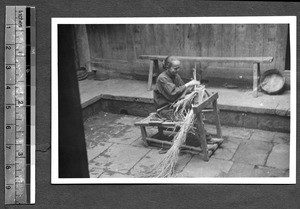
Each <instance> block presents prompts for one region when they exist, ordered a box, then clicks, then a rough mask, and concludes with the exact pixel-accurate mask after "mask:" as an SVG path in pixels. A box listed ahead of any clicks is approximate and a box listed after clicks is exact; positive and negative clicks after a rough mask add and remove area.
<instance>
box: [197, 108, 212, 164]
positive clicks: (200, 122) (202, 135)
mask: <svg viewBox="0 0 300 209" xmlns="http://www.w3.org/2000/svg"><path fill="white" fill-rule="evenodd" d="M196 118H197V121H196V127H197V131H196V135H197V136H198V137H197V138H198V139H199V142H200V147H201V149H202V152H203V155H204V156H203V157H204V160H205V161H208V160H209V155H208V151H207V142H206V136H205V131H204V127H203V119H202V112H201V111H200V112H198V113H196Z"/></svg>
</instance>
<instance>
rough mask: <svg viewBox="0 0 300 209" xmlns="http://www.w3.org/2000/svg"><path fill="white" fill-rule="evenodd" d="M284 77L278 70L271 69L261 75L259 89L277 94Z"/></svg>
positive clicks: (281, 86)
mask: <svg viewBox="0 0 300 209" xmlns="http://www.w3.org/2000/svg"><path fill="white" fill-rule="evenodd" d="M284 83H285V78H284V76H283V75H282V74H281V72H280V71H279V70H276V69H271V70H267V71H266V72H264V74H263V75H262V77H261V80H260V85H261V89H262V90H263V91H264V92H266V93H267V94H279V93H280V92H281V91H282V90H283V87H284Z"/></svg>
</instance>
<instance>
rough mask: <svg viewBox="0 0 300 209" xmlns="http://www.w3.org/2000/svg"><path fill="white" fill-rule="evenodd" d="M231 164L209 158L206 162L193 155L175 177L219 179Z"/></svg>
mask: <svg viewBox="0 0 300 209" xmlns="http://www.w3.org/2000/svg"><path fill="white" fill-rule="evenodd" d="M232 164H233V162H231V161H226V160H220V159H214V158H210V160H209V161H208V162H206V161H204V160H203V159H201V158H200V156H199V155H194V156H193V158H192V159H191V161H190V162H189V163H188V164H187V165H186V167H185V168H184V170H183V171H182V172H181V173H178V174H177V175H176V176H177V177H183V176H184V177H221V176H223V175H224V174H227V173H228V171H229V170H230V168H231V166H232Z"/></svg>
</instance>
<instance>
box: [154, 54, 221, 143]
mask: <svg viewBox="0 0 300 209" xmlns="http://www.w3.org/2000/svg"><path fill="white" fill-rule="evenodd" d="M180 64H181V63H180V61H179V60H178V59H177V58H176V57H174V56H168V57H167V58H166V59H165V62H164V65H163V68H164V70H165V71H164V72H162V73H161V74H160V75H159V76H158V78H157V80H156V85H155V89H154V90H153V97H154V105H155V109H156V113H157V115H158V116H159V117H161V118H164V119H167V120H171V121H174V116H173V110H172V108H171V105H172V103H174V102H175V101H177V100H178V99H179V98H180V97H181V96H182V94H183V93H184V92H188V91H189V90H191V89H192V87H193V86H195V85H199V84H200V82H199V81H196V80H191V81H190V82H188V83H186V84H185V83H184V82H183V81H182V79H181V77H180V76H179V74H178V71H179V70H180V67H181V66H180ZM205 132H206V131H205ZM206 139H207V141H208V143H217V142H220V141H219V139H216V138H212V137H211V136H210V135H209V134H208V133H207V132H206Z"/></svg>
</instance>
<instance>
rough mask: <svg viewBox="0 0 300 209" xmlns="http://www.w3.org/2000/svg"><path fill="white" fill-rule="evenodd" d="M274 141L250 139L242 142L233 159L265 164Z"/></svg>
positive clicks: (253, 163)
mask: <svg viewBox="0 0 300 209" xmlns="http://www.w3.org/2000/svg"><path fill="white" fill-rule="evenodd" d="M272 146H273V144H272V143H267V142H261V141H256V140H248V141H243V142H241V144H240V146H239V148H238V150H237V152H236V153H235V155H234V157H233V161H235V162H242V163H247V164H252V165H264V164H265V162H266V160H267V157H268V155H269V153H270V151H271V150H272Z"/></svg>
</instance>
